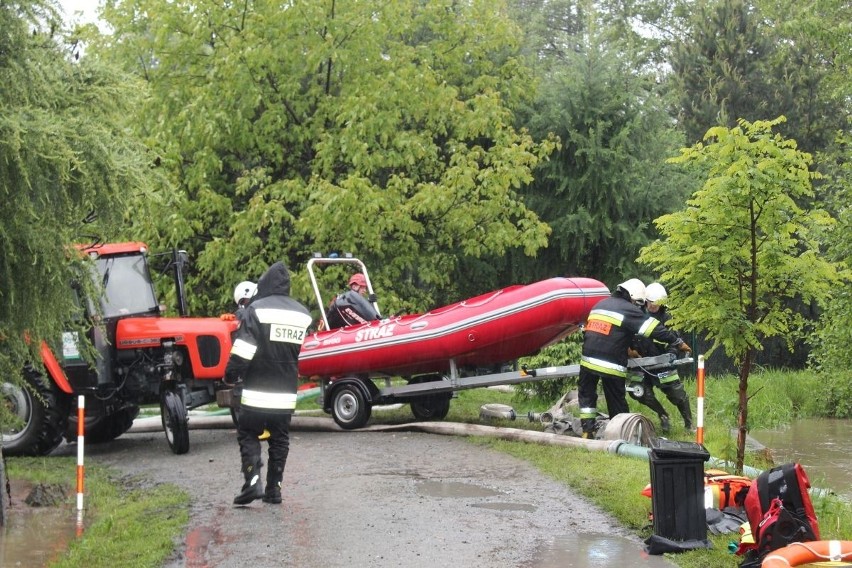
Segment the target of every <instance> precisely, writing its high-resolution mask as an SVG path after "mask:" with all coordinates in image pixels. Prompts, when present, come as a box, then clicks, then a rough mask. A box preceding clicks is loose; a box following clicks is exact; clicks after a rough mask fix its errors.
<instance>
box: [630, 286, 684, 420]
mask: <svg viewBox="0 0 852 568" xmlns="http://www.w3.org/2000/svg"><path fill="white" fill-rule="evenodd" d="M666 300H668V293H667V292H666V289H665V287H663V285H662V284H660V283H659V282H654V283H652V284H648V287H647V288H646V289H645V309H646V310H647V311H648V314H649V315H650V316H651V317H653V318H655V319H657V320H658V321H659V322H660V323H662V324H668V322H669V320H671V318H672V316H671V315H670V314H669V313H668V311H667V309H666ZM675 333H677V332H675ZM631 347H632V349H631V351H632V352H633V353H632V354H635V356H637V357H655V356H657V355H663V354H664V353H666V352H667V346H666V344H665V343H662V342H660V341H656V340H654V339H652V338H650V337H642V336H637V337H635V338H634V341H633V345H632V346H631ZM641 381H642V390H643V393H642V396H636V395H635V394H633V393H632V392H631V393H630V396H631V397H633V398H634V399H635V400H637V401H639V402H640V403H642V404H644V405H645V406H647V407H648V408H650V409H651V410H653V411H654V412H656V413H657V416H659V418H660V427H661V428H662V430H663V432H668V431H669V429H670V428H671V425H670V419H669V415H668V413H667V412H666V410H665V408H663V405H662V404H660V401H659V400H657V397H656V396H655V395H654V387H657V388H658V389H660V390H661V391H663V394H665V395H666V398H667V399H668V400H669V402H671V403H672V404H673V405H674V406H675V408H677V409H678V412H680V415H681V417H682V418H683V425H684V427H685V428H686V429H687V430H689V431H692V430H693V426H692V409H691V408H690V406H689V395H687V394H686V391H685V390H684V388H683V383H682V382H681V380H680V377H679V376H678V374H677V368H676V367H675V366H674V365H672V366H671V367H669V368H667V369H663V370H658V371H656V372H655V373H654V372H651V371H647V370H645V369H642V375H641Z"/></svg>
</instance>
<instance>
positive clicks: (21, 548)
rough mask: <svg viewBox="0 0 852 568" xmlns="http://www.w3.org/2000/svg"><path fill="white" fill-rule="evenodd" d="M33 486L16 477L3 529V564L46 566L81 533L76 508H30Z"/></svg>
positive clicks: (0, 554) (0, 544)
mask: <svg viewBox="0 0 852 568" xmlns="http://www.w3.org/2000/svg"><path fill="white" fill-rule="evenodd" d="M30 489H31V487H29V486H24V485H21V484H18V483H16V482H15V481H14V480H12V507H11V508H10V509H9V515H8V519H7V524H6V526H5V527H3V528H2V529H0V566H3V567H6V566H9V567H12V566H21V567H25V568H29V567H31V566H46V565H47V564H49V563H50V562H51V561H52V560H55V559H57V558H59V557H61V556H62V555H63V554H65V551H66V550H67V549H68V546H69V545H70V544H71V542H72V541H73V540H74V539H75V538H76V536H77V531H78V528H77V525H78V524H77V511H76V510H75V508H74V507H73V506H71V505H63V506H59V507H30V506H29V505H27V504H26V503H24V499H25V498H26V496H27V494H28V493H29V491H30ZM5 493H6V492H5V490H4V491H3V492H2V495H3V498H7V497H6V495H5Z"/></svg>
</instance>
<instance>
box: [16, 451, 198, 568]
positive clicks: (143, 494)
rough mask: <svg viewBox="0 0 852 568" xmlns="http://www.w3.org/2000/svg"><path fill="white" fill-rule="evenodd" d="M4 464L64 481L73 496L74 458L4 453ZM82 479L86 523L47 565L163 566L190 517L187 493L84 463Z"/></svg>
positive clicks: (33, 477)
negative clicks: (84, 472) (8, 456)
mask: <svg viewBox="0 0 852 568" xmlns="http://www.w3.org/2000/svg"><path fill="white" fill-rule="evenodd" d="M7 464H8V467H9V469H8V472H7V473H8V474H9V476H10V477H13V478H16V479H25V480H27V481H29V482H31V483H33V484H36V483H44V484H51V485H53V484H55V485H61V486H64V487H65V488H66V491H67V493H68V494H69V495H70V496H71V497H70V498H69V499H70V501H71V502H76V488H75V487H67V486H68V478H69V472H74V471H76V459H75V458H70V457H69V458H65V457H61V458H56V457H51V458H49V459H48V458H8V459H7ZM85 482H86V501H85V503H84V504H85V509H84V514H85V516H84V523H85V525H86V529H85V530H84V531H83V532H82V535H81V536H80V537H79V538H77V539H75V540H74V541H73V542H72V543H71V545H70V547H69V548H68V551H67V552H66V554H65V555H64V556H63V557H62V558H59V559H58V560H56V561H54V562H52V563H51V564H50V566H51V568H72V567H74V568H76V567H78V566H86V567H87V568H114V567H116V566H122V567H124V566H127V567H132V568H147V567H151V568H154V567H158V566H162V565H163V562H164V561H165V559H166V558H167V557H168V556H169V555H170V554H171V553H172V552H173V550H174V546H175V538H176V537H177V536H178V535H180V534H181V533H182V532H183V530H184V528H185V527H186V525H187V523H188V522H189V495H188V494H186V493H185V492H183V491H181V490H179V489H178V488H177V487H175V486H174V485H168V484H151V483H150V482H148V481H144V480H139V479H129V478H118V477H116V476H115V474H114V472H112V471H111V470H109V469H107V468H104V467H101V466H98V465H87V466H86V479H85Z"/></svg>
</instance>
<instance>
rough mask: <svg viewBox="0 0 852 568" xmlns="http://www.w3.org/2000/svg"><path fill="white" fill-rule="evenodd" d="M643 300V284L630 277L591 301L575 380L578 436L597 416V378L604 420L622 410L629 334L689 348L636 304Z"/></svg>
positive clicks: (591, 428)
mask: <svg viewBox="0 0 852 568" xmlns="http://www.w3.org/2000/svg"><path fill="white" fill-rule="evenodd" d="M644 304H645V285H644V284H643V283H642V281H641V280H639V279H637V278H631V279H630V280H627V281H626V282H622V283H621V284H619V285H618V287H617V288H616V290H615V292H613V293H612V295H611V296H610V297H609V298H606V299H604V300H601V301H600V302H598V303H597V304H595V306H594V308H592V311H591V312H590V313H589V318H588V320H587V321H586V327H585V330H584V333H583V354H582V357H581V358H580V377H579V380H578V384H577V391H578V398H579V403H580V424H581V425H582V428H583V434H582V435H583V437H584V438H592V437H594V433H595V423H596V418H597V414H598V409H597V402H598V382H599V381H600V382H601V383H602V384H603V391H604V397H605V399H606V406H607V413H608V414H609V417H610V418H614V417H615V416H617V415H618V414H621V413H623V412H628V410H629V408H628V406H627V388H626V387H627V385H626V380H627V348H628V347H630V344H631V342H632V340H633V337H634V336H635V335H639V336H642V337H650V338H653V339H654V340H655V341H659V342H662V343H664V344H665V345H667V346H669V347H671V348H674V349H677V350H680V351H689V346H688V345H686V343H684V342H683V340H682V339H681V338H680V337H678V335H677V334H676V333H674V332H673V331H670V330H669V329H667V328H666V326H665V325H663V324H662V323H660V321H659V320H658V319H656V318H653V317H651V316H649V315H648V314H647V313H645V311H644V310H643V309H642V307H640V306H644Z"/></svg>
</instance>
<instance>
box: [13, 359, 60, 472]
mask: <svg viewBox="0 0 852 568" xmlns="http://www.w3.org/2000/svg"><path fill="white" fill-rule="evenodd" d="M0 403H2V404H5V405H6V408H7V409H8V410H9V411H10V412H11V414H12V417H13V419H12V421H11V423H10V424H8V425H5V426H4V428H3V432H2V438H3V454H4V455H7V456H43V455H47V454H49V453H50V452H52V451H53V450H54V449H55V448H56V447H57V446H58V445H59V444H60V443H62V436H63V434H64V433H65V428H66V426H67V424H68V409H69V406H70V398H69V397H68V395H66V394H65V393H64V392H62V391H61V390H59V387H57V386H56V384H55V383H54V382H53V381H51V380H50V379H48V378H46V377H44V376H42V375H40V374H38V373H36V372H35V371H33V370H27V371H25V372H24V386H23V388H22V387H21V386H19V385H17V384H12V383H2V385H0Z"/></svg>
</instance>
